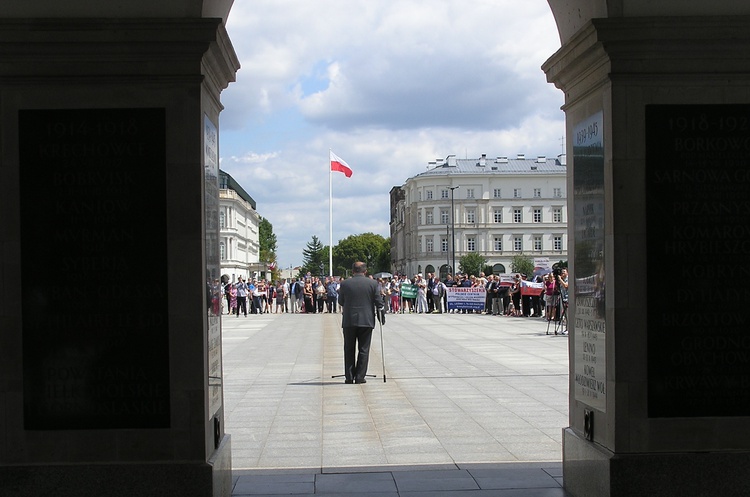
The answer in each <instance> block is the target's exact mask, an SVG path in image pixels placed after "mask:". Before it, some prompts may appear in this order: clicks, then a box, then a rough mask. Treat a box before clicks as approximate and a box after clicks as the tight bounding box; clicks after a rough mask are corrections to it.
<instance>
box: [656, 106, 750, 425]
mask: <svg viewBox="0 0 750 497" xmlns="http://www.w3.org/2000/svg"><path fill="white" fill-rule="evenodd" d="M646 132H647V136H646V197H647V213H648V214H647V237H648V272H647V273H646V274H644V280H645V281H644V285H645V287H646V289H647V292H646V293H645V295H644V296H646V297H647V299H648V300H647V301H645V302H644V305H645V306H646V309H647V319H648V414H649V416H650V417H703V416H747V415H750V333H748V331H749V330H748V323H749V321H750V319H749V318H748V312H747V309H748V305H749V303H750V300H748V297H750V287H748V272H749V271H748V268H747V265H748V257H750V105H652V106H648V107H647V108H646Z"/></svg>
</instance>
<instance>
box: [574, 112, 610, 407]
mask: <svg viewBox="0 0 750 497" xmlns="http://www.w3.org/2000/svg"><path fill="white" fill-rule="evenodd" d="M603 124H604V119H603V114H602V112H598V113H597V114H594V115H593V116H590V117H589V118H588V119H586V120H584V121H582V122H580V123H578V124H577V125H576V126H575V128H574V132H575V134H574V137H573V140H574V144H573V195H574V199H575V200H574V205H575V211H574V215H573V223H574V239H575V252H574V256H573V257H574V266H573V267H574V269H575V273H576V274H575V275H574V278H575V285H574V290H575V293H574V298H575V316H574V317H575V320H574V322H573V328H574V332H575V378H574V380H575V398H576V400H578V401H580V402H582V403H584V404H587V405H589V406H591V407H594V408H596V409H599V410H601V411H606V405H607V388H606V387H607V381H606V330H605V312H604V310H605V279H604V219H605V218H604V139H603V137H604V126H603Z"/></svg>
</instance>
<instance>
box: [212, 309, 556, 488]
mask: <svg viewBox="0 0 750 497" xmlns="http://www.w3.org/2000/svg"><path fill="white" fill-rule="evenodd" d="M388 318H389V319H388V324H387V325H386V327H384V328H385V335H384V343H385V355H386V361H385V363H386V364H385V366H386V371H387V372H388V382H387V383H386V384H383V382H382V376H380V374H382V373H381V372H380V369H381V364H382V362H381V360H382V356H381V351H380V344H379V343H377V342H379V341H380V337H379V335H378V334H379V329H377V328H376V330H375V332H374V333H373V344H372V345H373V346H372V348H371V357H370V373H375V374H378V375H379V376H378V378H377V379H370V378H368V383H367V384H365V385H344V382H343V378H340V379H332V378H331V376H333V375H334V374H340V373H341V371H342V369H343V340H342V335H341V328H340V315H329V314H324V315H304V314H303V315H293V314H279V315H272V316H266V315H263V316H259V317H248V318H247V319H244V318H239V319H238V318H234V319H232V318H228V317H225V318H224V324H225V326H224V343H225V347H224V365H225V374H224V377H225V412H226V416H227V419H226V426H227V432H228V433H230V434H232V430H233V429H234V430H236V437H235V436H234V435H233V440H232V445H233V463H236V465H235V468H236V471H235V475H244V474H245V473H246V472H247V475H248V476H250V475H253V474H259V472H260V473H266V472H270V474H271V475H284V474H288V473H295V474H296V473H300V474H307V475H311V474H314V475H324V474H341V473H343V474H365V475H366V474H372V473H384V472H386V473H389V474H390V475H391V481H395V482H396V484H398V481H399V478H402V477H403V475H404V474H405V473H404V472H409V471H415V470H416V471H421V472H422V473H433V476H431V477H427V478H426V480H428V481H429V480H435V482H434V485H433V487H429V488H433V490H434V492H432V493H433V494H435V495H437V494H441V495H442V494H443V493H444V494H445V495H448V494H451V495H459V494H463V493H464V491H466V492H473V491H472V490H468V489H465V490H463V488H464V487H465V486H466V485H469V486H471V485H473V484H470V483H468V481H462V482H461V483H458V482H455V481H438V480H442V479H444V478H439V477H438V476H439V475H437V474H435V473H434V472H438V471H445V470H449V471H462V470H464V469H466V470H468V471H471V468H474V467H486V466H487V465H488V464H489V465H491V466H493V467H498V468H501V469H502V468H505V469H504V470H503V471H500V472H499V473H497V475H500V476H497V475H493V474H492V473H486V474H484V475H483V476H482V477H481V478H479V477H477V476H476V475H473V476H472V478H473V480H474V481H475V483H476V485H478V487H479V488H480V489H481V488H485V489H486V488H492V487H496V486H499V487H500V488H507V486H508V485H511V486H516V485H519V487H517V488H526V489H531V487H534V486H539V485H542V487H544V489H546V490H548V491H550V492H555V488H556V489H557V490H561V488H560V483H561V480H562V474H561V471H560V470H559V469H557V468H558V467H559V459H560V456H561V444H562V427H563V426H565V425H566V422H567V394H568V392H567V388H568V375H567V339H563V340H560V339H559V338H558V337H555V338H552V339H550V337H545V333H544V332H545V325H546V323H545V322H535V321H533V320H521V319H519V320H512V319H498V318H494V319H493V318H491V317H489V318H487V317H484V316H477V315H460V316H454V315H450V316H446V315H443V316H439V315H400V316H392V315H388ZM446 318H447V319H446ZM316 418H318V420H317V421H316ZM316 423H317V424H318V425H319V426H318V428H316ZM311 430H312V431H311ZM316 431H317V433H319V435H315V432H316ZM316 440H317V441H318V442H316ZM544 440H547V442H545V441H544ZM243 441H244V443H243ZM316 443H319V446H317V447H316ZM258 447H262V451H263V452H261V453H266V454H268V455H269V457H268V458H265V459H263V458H258V456H255V454H259V453H258V450H259V449H258ZM436 449H437V452H433V451H434V450H436ZM311 451H312V452H311ZM313 454H314V456H313V457H312V458H311V457H310V456H311V455H313ZM440 454H442V455H440ZM504 454H505V455H504ZM270 456H273V457H270ZM264 460H265V463H264ZM518 460H524V461H539V462H537V463H534V462H531V463H530V464H531V466H530V468H536V472H533V471H532V472H531V473H530V475H529V478H528V479H527V480H523V479H522V480H521V481H517V482H516V483H513V482H514V481H515V480H518V478H515V480H514V478H511V477H510V476H508V475H509V474H510V473H508V472H507V470H509V469H512V468H516V467H519V466H518V464H519V463H512V462H509V463H504V462H503V461H518ZM549 461H552V463H550V462H549ZM550 464H551V467H553V468H555V469H553V470H552V471H553V472H552V473H549V472H544V473H543V475H544V478H540V477H538V476H534V475H537V474H539V473H541V471H540V468H544V467H548V466H550ZM477 465H479V466H477ZM243 468H246V469H243ZM420 476H421V475H420ZM235 478H236V479H235V483H236V485H237V486H236V487H235V490H236V491H235V492H234V495H236V496H240V495H249V493H248V494H246V493H245V492H250V493H252V494H259V493H260V492H261V491H266V490H267V491H268V493H269V494H278V493H279V492H280V491H283V490H284V488H286V489H287V490H294V491H295V493H297V492H298V493H299V495H310V493H309V492H308V490H310V491H313V492H316V493H317V494H319V495H322V493H321V492H320V490H321V489H320V488H317V487H315V488H310V487H304V486H303V485H302V484H301V483H299V482H298V483H293V482H287V483H288V485H287V486H286V487H284V486H283V485H282V484H281V483H279V486H275V484H274V483H273V481H272V482H271V483H270V485H268V486H267V483H268V482H266V483H265V484H263V485H260V484H258V486H256V488H254V489H252V488H251V487H252V486H253V484H252V483H251V481H250V480H248V479H247V478H246V477H245V476H236V477H235ZM534 478H537V480H539V481H536V480H534ZM540 482H541V483H540ZM240 483H241V484H242V486H240V485H239V484H240ZM548 484H549V485H552V487H547V485H548ZM410 485H414V484H413V483H410ZM487 485H489V487H487ZM454 487H456V488H454ZM406 488H407V487H401V488H398V489H396V488H393V487H392V486H391V487H387V486H386V487H380V488H379V490H378V491H379V492H385V493H382V494H380V495H383V496H385V495H391V494H392V495H399V493H400V492H405V493H404V494H403V495H416V493H414V492H413V491H411V489H410V490H407V489H406ZM418 488H419V486H418V485H417V486H416V487H414V491H417V493H419V490H418ZM514 488H515V487H514ZM374 489H375V487H373V488H372V489H370V490H374ZM449 489H450V490H449ZM240 490H242V493H240V492H239V491H240ZM537 490H540V489H539V488H537ZM486 491H490V492H492V491H493V490H480V491H479V492H480V494H481V492H486ZM500 491H505V490H500ZM305 492H307V493H305ZM287 493H289V492H287ZM430 493H431V492H430V491H427V492H426V493H423V494H424V495H427V494H430ZM339 494H341V493H339ZM467 495H471V494H467ZM477 495H479V494H477ZM518 495H529V496H531V495H541V494H540V493H530V492H526V491H524V492H522V493H519V494H518ZM545 495H546V494H545ZM549 495H560V496H562V495H564V494H563V493H552V494H549Z"/></svg>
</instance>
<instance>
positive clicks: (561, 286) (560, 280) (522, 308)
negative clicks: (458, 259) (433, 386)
mask: <svg viewBox="0 0 750 497" xmlns="http://www.w3.org/2000/svg"><path fill="white" fill-rule="evenodd" d="M378 283H379V285H380V288H381V294H382V295H383V301H384V303H385V309H386V312H388V313H391V314H404V313H418V314H422V313H435V314H442V313H444V312H451V313H456V312H460V313H472V312H473V313H484V314H491V315H494V316H522V317H545V318H547V319H548V320H549V319H556V317H558V316H559V315H560V313H561V312H562V308H563V307H567V303H568V271H567V269H562V270H560V271H559V272H558V271H556V270H555V271H552V272H550V273H548V274H543V275H539V276H537V277H536V278H534V281H528V279H527V275H525V274H522V273H517V274H515V275H513V276H512V277H511V278H510V281H508V280H507V279H501V277H500V276H499V275H492V274H491V275H488V276H485V274H484V273H479V276H474V275H468V274H457V275H456V276H455V278H454V276H453V275H451V274H449V275H447V277H446V278H445V279H444V280H441V279H440V278H439V277H438V276H436V275H433V274H431V273H427V275H426V276H423V275H422V273H419V274H416V275H415V276H414V277H413V278H408V277H406V276H405V275H400V276H398V275H397V276H394V277H393V278H391V279H385V280H384V279H381V280H379V282H378ZM529 283H537V284H536V285H529ZM404 285H410V287H409V288H411V289H413V288H414V287H416V290H417V291H416V296H413V297H412V296H405V295H404V293H405V292H404V291H403V290H404ZM450 287H484V289H485V295H486V299H485V303H484V307H483V308H482V309H481V310H479V309H477V310H465V309H450V310H449V306H448V298H447V294H448V291H447V289H448V288H450Z"/></svg>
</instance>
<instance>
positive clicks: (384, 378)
mask: <svg viewBox="0 0 750 497" xmlns="http://www.w3.org/2000/svg"><path fill="white" fill-rule="evenodd" d="M384 321H385V311H380V319H378V322H379V323H380V358H381V359H383V383H385V382H386V381H387V380H386V377H385V348H384V347H383V322H384Z"/></svg>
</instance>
